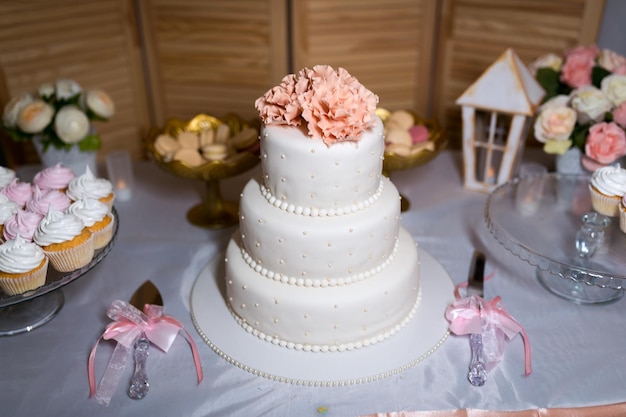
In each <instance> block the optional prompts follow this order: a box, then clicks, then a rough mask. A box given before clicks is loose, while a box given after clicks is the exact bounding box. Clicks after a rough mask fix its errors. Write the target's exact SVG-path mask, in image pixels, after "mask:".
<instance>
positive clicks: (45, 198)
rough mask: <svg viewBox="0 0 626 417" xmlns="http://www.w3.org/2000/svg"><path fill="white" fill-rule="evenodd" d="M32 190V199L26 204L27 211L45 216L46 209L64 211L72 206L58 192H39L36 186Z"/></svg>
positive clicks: (67, 199)
mask: <svg viewBox="0 0 626 417" xmlns="http://www.w3.org/2000/svg"><path fill="white" fill-rule="evenodd" d="M34 188H35V189H34V190H33V197H32V198H31V199H30V200H28V202H27V203H26V210H28V211H32V212H33V213H38V214H41V215H42V216H45V215H46V213H48V207H52V208H54V209H55V210H59V211H65V209H67V208H68V207H69V206H70V204H72V201H71V200H70V198H69V197H68V196H66V195H65V193H62V192H61V191H59V190H40V189H39V186H37V185H35V186H34Z"/></svg>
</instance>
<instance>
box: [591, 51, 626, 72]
mask: <svg viewBox="0 0 626 417" xmlns="http://www.w3.org/2000/svg"><path fill="white" fill-rule="evenodd" d="M598 65H600V66H601V67H603V68H605V69H606V70H607V71H610V72H612V73H613V74H620V75H624V74H626V57H624V56H622V55H620V54H618V53H616V52H614V51H611V50H609V49H603V50H602V51H600V55H599V56H598Z"/></svg>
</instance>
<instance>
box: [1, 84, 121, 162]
mask: <svg viewBox="0 0 626 417" xmlns="http://www.w3.org/2000/svg"><path fill="white" fill-rule="evenodd" d="M114 113H115V106H114V104H113V101H112V100H111V98H110V97H109V96H108V95H107V94H106V93H105V92H104V91H102V90H83V89H82V88H81V86H80V85H79V84H78V83H76V82H75V81H73V80H66V79H61V80H57V81H56V82H55V83H54V84H52V83H45V84H42V85H41V86H40V87H39V89H38V90H37V92H36V93H35V94H29V93H24V94H21V95H19V96H17V97H14V98H13V99H11V100H10V101H9V102H8V103H7V105H6V106H5V108H4V113H3V115H2V125H1V128H2V130H3V131H4V132H6V133H7V134H8V135H9V136H10V137H11V138H12V139H13V140H14V141H17V142H26V141H31V140H33V139H36V140H38V141H40V142H41V145H42V147H43V148H42V149H43V152H44V153H45V152H46V150H47V149H48V148H49V147H50V146H53V147H54V148H56V149H60V150H65V151H69V150H70V148H72V147H73V146H74V145H76V146H78V148H79V149H80V150H81V151H83V152H89V151H97V150H98V149H100V146H101V139H100V137H99V136H98V134H97V133H95V131H94V130H93V129H91V121H95V120H100V121H106V120H108V119H109V118H110V117H112V116H113V114H114Z"/></svg>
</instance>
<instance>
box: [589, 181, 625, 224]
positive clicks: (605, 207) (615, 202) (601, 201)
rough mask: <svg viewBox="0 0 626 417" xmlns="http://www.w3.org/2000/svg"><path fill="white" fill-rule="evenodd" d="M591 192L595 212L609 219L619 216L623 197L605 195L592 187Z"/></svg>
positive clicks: (590, 187)
mask: <svg viewBox="0 0 626 417" xmlns="http://www.w3.org/2000/svg"><path fill="white" fill-rule="evenodd" d="M589 192H590V194H591V207H593V209H594V210H595V211H597V212H598V213H600V214H604V215H605V216H609V217H617V216H619V206H620V201H621V197H618V196H608V195H604V194H602V193H601V192H600V191H598V190H596V189H595V188H594V187H593V186H591V185H590V186H589Z"/></svg>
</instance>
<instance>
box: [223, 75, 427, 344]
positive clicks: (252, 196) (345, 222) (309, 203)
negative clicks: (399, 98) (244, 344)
mask: <svg viewBox="0 0 626 417" xmlns="http://www.w3.org/2000/svg"><path fill="white" fill-rule="evenodd" d="M329 68H330V67H314V68H313V70H303V71H301V72H300V73H299V74H298V76H292V77H290V76H288V77H286V78H285V79H284V80H283V83H282V84H281V86H279V87H276V88H275V89H272V90H270V92H268V93H267V94H266V95H265V96H264V97H262V98H261V99H259V100H258V101H257V108H259V110H260V112H261V115H262V117H263V116H264V115H265V117H263V119H264V122H265V126H264V127H263V129H262V133H261V137H260V141H261V168H262V178H261V179H260V180H257V179H252V180H250V181H249V182H248V184H247V185H246V186H245V188H244V191H243V193H242V195H241V202H240V208H239V215H240V228H239V231H238V232H237V233H235V235H234V236H233V238H232V239H231V241H230V242H229V245H228V248H227V252H226V267H225V275H226V276H225V280H226V295H227V298H228V303H229V307H230V309H231V311H232V312H233V315H234V316H235V318H236V320H237V321H238V322H239V323H240V324H241V325H242V326H243V328H245V329H246V330H247V331H249V332H251V333H253V334H255V335H257V336H258V337H260V338H262V339H264V340H266V341H268V342H272V343H275V344H278V345H281V346H285V347H288V348H294V349H299V350H305V351H342V350H346V349H348V350H349V349H353V348H358V347H363V346H368V345H371V344H373V343H377V342H379V341H382V340H385V339H386V338H388V337H389V336H391V335H393V334H394V333H395V332H396V331H398V330H399V329H400V328H402V327H403V326H404V325H405V324H406V322H407V321H408V320H409V319H410V318H411V317H412V316H413V314H414V311H415V309H416V307H417V305H418V303H419V300H420V296H419V294H420V290H419V289H420V285H419V282H420V281H419V268H418V262H419V259H418V251H417V247H416V244H415V242H414V241H413V239H412V237H411V236H410V235H409V234H408V233H407V232H406V231H405V230H404V229H403V228H402V227H401V226H400V196H399V193H398V190H397V189H396V187H395V186H394V185H393V184H392V183H391V182H390V181H389V180H388V179H387V178H385V177H383V176H382V159H383V152H384V138H383V126H382V122H381V121H380V119H378V118H377V117H376V116H375V115H374V114H373V109H374V108H375V103H374V106H372V103H371V102H372V99H375V98H376V97H375V96H373V95H371V93H369V92H368V91H367V90H364V88H362V86H360V84H358V82H357V84H355V82H356V79H354V78H352V77H351V76H349V74H347V73H346V72H345V71H344V70H341V69H340V70H339V71H338V72H334V70H332V69H331V70H329ZM320 74H323V75H320ZM329 80H330V81H329ZM329 83H330V84H332V85H331V87H328V84H329ZM303 85H305V87H306V88H303V87H302V86H303ZM312 88H314V89H315V91H316V92H319V91H322V92H323V91H326V94H331V93H332V94H331V95H336V96H339V97H342V98H345V97H349V98H350V97H352V95H356V96H357V98H362V100H359V99H350V100H344V99H342V100H339V103H338V104H337V105H338V106H339V107H340V108H341V109H342V111H336V109H333V108H332V106H329V105H328V103H329V102H333V99H332V97H331V98H329V97H327V96H326V97H324V99H323V100H325V103H326V105H325V106H324V108H326V107H329V110H328V114H315V115H313V116H312V115H311V114H310V112H309V113H307V110H306V109H307V104H306V102H307V101H311V96H310V94H313V93H309V92H310V91H311V89H312ZM299 89H300V90H299ZM277 90H278V91H277ZM327 90H328V91H327ZM329 91H330V92H329ZM346 92H348V93H346ZM285 94H287V95H288V96H290V98H291V99H292V100H293V101H292V104H293V103H296V104H293V105H294V106H296V107H297V106H300V107H299V108H300V117H301V118H303V119H304V120H303V123H302V125H300V121H299V120H296V119H294V118H293V117H292V116H293V114H291V113H289V112H293V108H290V107H289V105H287V106H285V97H282V98H281V99H276V96H281V95H282V96H284V95H285ZM277 103H279V104H277ZM272 106H274V107H273V108H270V109H269V110H268V107H272ZM277 106H278V107H279V110H280V111H279V112H277V111H276V107H277ZM281 106H283V107H285V108H283V107H281ZM342 106H343V107H350V106H352V107H351V108H348V109H347V110H346V109H344V108H343V107H342ZM313 107H316V106H313ZM363 109H365V110H367V111H364V110H363ZM281 112H282V113H281ZM284 112H287V113H289V114H286V113H284ZM268 114H271V115H272V117H269V116H268ZM277 114H278V115H279V119H280V118H282V119H280V120H278V121H276V115H277ZM337 114H339V115H342V118H340V119H341V120H340V121H337V120H336V119H333V117H337V116H336V115H337ZM346 114H349V115H351V118H350V117H346V116H345V115H346ZM311 119H314V121H316V122H317V123H318V124H317V125H315V124H314V123H311ZM327 119H328V120H327ZM329 120H330V122H329ZM304 122H306V123H307V125H306V126H305V125H304ZM333 123H335V124H337V126H335V125H334V124H333ZM319 126H325V127H328V126H331V127H329V128H327V129H326V130H324V129H322V128H319V129H318V127H319ZM355 126H356V127H355ZM307 128H308V130H307ZM320 131H321V133H320ZM346 132H348V133H346Z"/></svg>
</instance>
